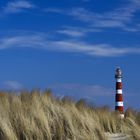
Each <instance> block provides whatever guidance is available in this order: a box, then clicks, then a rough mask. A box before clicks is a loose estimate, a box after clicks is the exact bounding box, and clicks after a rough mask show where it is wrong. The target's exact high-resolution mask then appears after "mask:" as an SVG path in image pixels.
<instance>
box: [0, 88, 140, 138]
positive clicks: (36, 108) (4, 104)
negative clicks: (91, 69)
mask: <svg viewBox="0 0 140 140" xmlns="http://www.w3.org/2000/svg"><path fill="white" fill-rule="evenodd" d="M117 116H118V115H117V113H114V112H111V111H109V109H107V108H105V107H103V108H95V107H91V106H88V105H86V104H85V103H84V102H83V101H82V100H80V101H78V102H74V101H72V100H70V99H69V98H66V97H65V98H63V99H58V98H55V97H53V96H52V95H51V94H50V92H48V91H44V92H43V93H40V92H39V91H37V90H34V91H32V92H31V93H29V92H27V91H26V92H25V91H24V92H21V93H20V94H18V95H16V94H14V93H11V92H10V93H7V92H0V140H107V136H106V135H105V134H106V133H123V134H127V135H130V136H131V137H130V140H140V113H138V112H136V111H133V110H132V109H128V110H127V111H126V118H125V119H124V120H121V119H120V118H118V117H117Z"/></svg>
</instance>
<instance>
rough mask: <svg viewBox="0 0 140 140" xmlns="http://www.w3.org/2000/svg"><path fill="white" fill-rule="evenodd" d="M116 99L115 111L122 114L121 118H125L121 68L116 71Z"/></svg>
mask: <svg viewBox="0 0 140 140" xmlns="http://www.w3.org/2000/svg"><path fill="white" fill-rule="evenodd" d="M115 78H116V97H115V103H116V105H115V110H116V111H118V112H119V113H120V117H121V118H124V107H123V96H122V71H121V69H120V68H117V69H116V72H115Z"/></svg>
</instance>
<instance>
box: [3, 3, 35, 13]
mask: <svg viewBox="0 0 140 140" xmlns="http://www.w3.org/2000/svg"><path fill="white" fill-rule="evenodd" d="M34 7H35V6H34V5H33V4H31V3H30V2H28V1H25V0H20V1H13V2H8V3H7V5H6V6H5V7H4V8H3V13H5V14H9V13H18V12H21V11H23V10H27V9H31V8H34Z"/></svg>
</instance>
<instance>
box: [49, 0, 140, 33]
mask: <svg viewBox="0 0 140 140" xmlns="http://www.w3.org/2000/svg"><path fill="white" fill-rule="evenodd" d="M54 11H55V13H61V14H66V15H69V16H72V17H73V18H74V19H75V20H80V21H82V22H85V23H87V24H88V25H90V26H91V27H93V28H121V29H123V30H125V31H133V32H134V31H140V28H138V27H137V23H135V22H133V18H134V17H135V13H136V12H138V11H140V1H139V0H129V2H128V3H127V4H126V5H124V6H123V7H121V8H116V9H115V10H113V11H109V12H104V13H96V12H93V11H89V10H87V9H85V8H77V7H76V8H73V9H67V10H62V9H61V10H59V9H57V10H51V9H50V8H49V11H48V12H54ZM57 11H59V12H57ZM139 22H140V21H139ZM129 28H130V29H129Z"/></svg>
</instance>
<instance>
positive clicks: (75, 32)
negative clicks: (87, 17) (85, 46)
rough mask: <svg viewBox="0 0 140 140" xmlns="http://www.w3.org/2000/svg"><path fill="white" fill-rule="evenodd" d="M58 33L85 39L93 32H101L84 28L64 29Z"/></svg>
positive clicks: (68, 27)
mask: <svg viewBox="0 0 140 140" xmlns="http://www.w3.org/2000/svg"><path fill="white" fill-rule="evenodd" d="M56 32H57V33H60V34H64V35H67V36H70V37H84V36H86V35H87V34H88V33H92V32H101V30H100V29H93V28H91V27H86V28H82V27H70V26H67V27H64V28H62V29H60V30H58V31H56Z"/></svg>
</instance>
